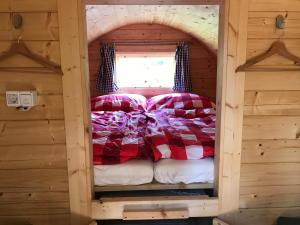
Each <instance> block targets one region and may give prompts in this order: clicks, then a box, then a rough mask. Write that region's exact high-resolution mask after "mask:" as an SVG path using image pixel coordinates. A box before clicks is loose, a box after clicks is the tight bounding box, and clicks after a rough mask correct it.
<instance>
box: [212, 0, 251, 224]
mask: <svg viewBox="0 0 300 225" xmlns="http://www.w3.org/2000/svg"><path fill="white" fill-rule="evenodd" d="M223 7H224V8H223V10H222V9H221V10H220V12H221V18H220V21H222V23H221V24H222V25H221V27H220V32H219V37H220V39H219V51H218V83H217V118H218V120H217V121H218V122H217V133H216V162H217V165H218V167H219V169H218V170H217V171H219V174H216V177H217V182H216V184H217V188H216V190H218V196H219V201H220V204H219V207H220V208H219V210H220V211H219V216H220V218H221V219H225V218H226V220H228V221H230V222H232V223H234V216H233V215H234V214H236V213H237V212H238V209H239V186H240V161H241V145H242V135H241V134H242V127H243V126H242V125H243V105H244V82H245V81H244V80H245V73H235V69H236V68H237V67H238V66H239V65H240V64H243V63H244V62H245V60H246V44H247V19H248V0H241V1H236V0H228V1H225V3H224V6H223Z"/></svg>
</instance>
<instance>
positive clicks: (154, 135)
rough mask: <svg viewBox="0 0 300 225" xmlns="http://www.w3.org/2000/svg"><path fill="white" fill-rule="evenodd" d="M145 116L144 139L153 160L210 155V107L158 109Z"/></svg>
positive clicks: (212, 132) (212, 131)
mask: <svg viewBox="0 0 300 225" xmlns="http://www.w3.org/2000/svg"><path fill="white" fill-rule="evenodd" d="M147 116H148V117H149V118H150V119H149V121H148V125H147V130H146V138H145V140H146V142H147V144H148V145H149V146H150V147H151V149H152V151H153V158H154V160H155V161H157V160H159V159H161V158H171V159H179V160H187V159H201V158H204V157H209V156H213V155H214V143H215V121H216V116H215V110H214V109H213V108H197V109H190V110H184V109H161V110H153V111H151V112H148V113H147Z"/></svg>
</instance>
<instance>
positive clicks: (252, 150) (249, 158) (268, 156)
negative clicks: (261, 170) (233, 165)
mask: <svg viewBox="0 0 300 225" xmlns="http://www.w3.org/2000/svg"><path fill="white" fill-rule="evenodd" d="M242 152H243V154H242V163H277V162H300V141H299V140H298V139H294V140H244V141H243V149H242Z"/></svg>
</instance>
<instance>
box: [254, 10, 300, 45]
mask: <svg viewBox="0 0 300 225" xmlns="http://www.w3.org/2000/svg"><path fill="white" fill-rule="evenodd" d="M270 5H271V4H270ZM278 14H282V15H283V16H286V26H285V29H275V18H276V16H278ZM299 21H300V12H290V11H289V12H281V13H280V12H249V23H248V38H254V39H257V38H265V39H278V38H300V31H299V30H300V25H299Z"/></svg>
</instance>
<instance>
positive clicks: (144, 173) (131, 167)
mask: <svg viewBox="0 0 300 225" xmlns="http://www.w3.org/2000/svg"><path fill="white" fill-rule="evenodd" d="M152 180H153V162H152V161H150V160H138V159H137V160H130V161H128V162H125V163H122V164H116V165H97V166H94V184H95V185H98V186H105V185H139V184H146V183H151V182H152Z"/></svg>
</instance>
